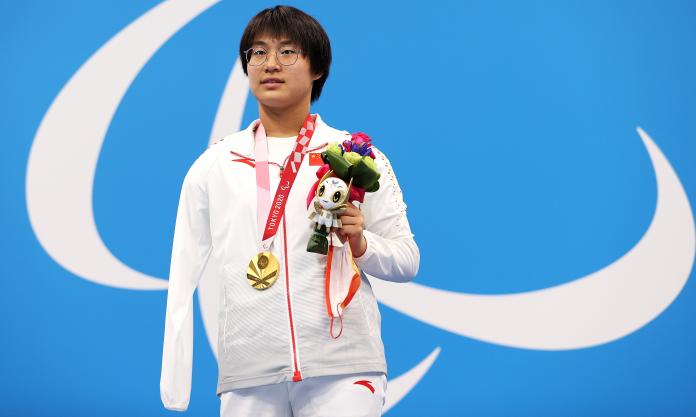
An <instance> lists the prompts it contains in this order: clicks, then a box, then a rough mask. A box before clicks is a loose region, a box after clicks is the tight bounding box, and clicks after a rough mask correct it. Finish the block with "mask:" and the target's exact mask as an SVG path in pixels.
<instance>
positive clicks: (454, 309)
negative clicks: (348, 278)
mask: <svg viewBox="0 0 696 417" xmlns="http://www.w3.org/2000/svg"><path fill="white" fill-rule="evenodd" d="M637 130H638V134H639V135H640V137H641V139H642V140H643V143H644V144H645V147H646V148H647V150H648V153H649V155H650V160H651V161H652V165H653V168H654V170H655V176H656V180H657V206H656V209H655V214H654V216H653V219H652V222H651V223H650V226H649V227H648V230H647V231H646V232H645V234H644V235H643V237H642V238H641V239H640V241H639V242H638V243H637V244H636V245H635V246H634V247H633V248H632V249H631V250H629V251H628V252H627V253H626V254H625V255H624V256H622V257H621V258H620V259H618V260H616V261H614V262H613V263H611V264H610V265H608V266H606V267H605V268H603V269H600V270H598V271H596V272H593V273H592V274H589V275H587V276H585V277H582V278H579V279H577V280H575V281H572V282H568V283H565V284H562V285H557V286H554V287H549V288H545V289H542V290H538V291H529V292H523V293H516V294H496V295H478V294H465V293H458V292H452V291H445V290H439V289H435V288H429V287H426V286H423V285H419V284H415V283H407V284H393V283H389V282H387V281H383V280H379V279H373V280H371V282H372V285H373V287H374V288H375V289H376V294H377V297H378V299H379V300H380V301H381V302H382V303H384V304H386V305H388V306H390V307H391V308H394V309H396V310H398V311H400V312H402V313H404V314H407V315H409V316H411V317H413V318H415V319H417V320H420V321H423V322H425V323H428V324H431V325H433V326H437V327H439V328H441V329H443V330H447V331H449V332H452V333H456V334H458V335H462V336H467V337H470V338H473V339H478V340H482V341H485V342H489V343H494V344H498V345H503V346H509V347H516V348H527V349H539V350H563V349H579V348H586V347H591V346H596V345H600V344H603V343H608V342H611V341H614V340H616V339H619V338H621V337H624V336H626V335H628V334H630V333H632V332H634V331H636V330H638V329H640V328H641V327H643V326H645V325H646V324H647V323H649V322H650V321H652V320H653V319H655V317H657V316H658V315H659V314H660V313H662V311H664V310H665V309H666V308H667V307H668V306H669V305H670V304H671V303H672V301H673V300H674V299H675V298H676V297H677V295H679V293H680V292H681V290H682V288H683V287H684V285H685V284H686V281H687V280H688V278H689V275H690V273H691V268H692V266H693V262H694V248H695V241H696V239H695V231H694V218H693V214H692V211H691V207H690V206H689V201H688V199H687V196H686V193H685V192H684V188H683V187H682V185H681V182H680V181H679V178H678V177H677V175H676V173H675V172H674V170H673V169H672V167H671V166H670V164H669V161H667V159H666V158H665V156H664V155H663V154H662V152H660V149H659V148H658V147H657V146H656V145H655V143H653V141H652V139H650V137H649V136H648V135H647V134H646V133H645V132H644V131H643V130H642V129H641V128H638V129H637Z"/></svg>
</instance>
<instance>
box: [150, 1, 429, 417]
mask: <svg viewBox="0 0 696 417" xmlns="http://www.w3.org/2000/svg"><path fill="white" fill-rule="evenodd" d="M239 54H240V59H241V60H242V63H243V68H244V72H245V74H247V76H248V78H249V86H250V88H251V91H252V93H253V94H254V96H255V97H256V99H257V101H258V104H259V115H260V118H259V119H258V120H255V121H254V122H253V123H251V124H250V125H249V126H248V127H247V128H246V129H245V130H243V131H241V132H238V133H235V134H232V135H229V136H226V137H225V138H223V139H222V140H220V141H218V142H216V143H215V144H214V145H212V146H210V147H209V148H208V149H207V150H206V151H205V152H204V153H203V154H202V155H201V156H200V157H199V158H198V159H197V160H196V161H195V162H194V163H193V165H192V166H191V168H190V169H189V171H188V173H187V174H186V177H185V179H184V183H183V186H182V190H181V197H180V201H179V209H178V212H177V219H176V227H175V232H174V242H173V248H172V259H171V268H170V276H169V291H168V296H167V311H166V322H165V334H164V350H163V358H162V378H161V382H160V391H161V397H162V401H163V403H164V405H165V407H166V408H168V409H171V410H179V411H185V410H186V409H187V408H188V402H189V395H190V387H191V364H192V338H193V310H192V305H193V302H192V297H193V292H194V290H195V288H196V286H197V285H198V282H199V279H200V277H201V275H202V273H203V270H204V268H206V267H209V268H216V272H218V273H219V274H220V275H221V277H222V278H221V281H222V284H221V288H220V292H221V295H220V312H219V323H220V325H219V335H218V336H219V341H218V365H219V378H218V386H217V395H218V396H219V397H220V399H221V407H220V414H221V416H232V415H234V416H265V415H269V416H291V415H294V416H312V415H327V414H328V415H331V414H333V412H332V410H334V411H335V410H338V409H340V410H350V412H351V413H353V414H351V415H361V416H363V415H364V416H379V415H381V411H382V407H383V405H384V400H385V395H386V374H387V366H386V361H385V356H384V347H383V344H382V340H381V329H380V324H381V322H380V315H379V310H378V308H377V302H376V300H375V297H374V294H373V292H372V289H371V286H370V282H369V280H368V278H367V276H366V274H369V275H370V276H372V277H375V278H379V279H386V280H390V281H399V282H406V281H409V280H411V279H412V278H413V277H414V276H415V275H416V273H417V271H418V264H419V252H418V247H417V246H416V244H415V242H414V240H413V234H412V233H411V230H410V227H409V224H408V220H407V218H406V205H405V204H404V202H403V199H402V195H401V190H400V188H399V185H398V183H397V181H396V178H395V176H394V173H393V171H392V169H391V166H390V165H389V161H388V160H387V158H386V157H385V156H384V155H383V154H382V153H381V152H380V151H379V150H377V149H376V148H374V147H372V148H371V150H370V151H369V152H370V153H371V154H372V157H374V164H375V166H376V169H377V171H378V172H379V173H380V177H379V188H378V189H377V190H376V191H374V192H368V193H366V194H364V197H363V196H359V197H357V198H354V199H352V201H348V202H347V203H346V206H345V208H344V210H343V211H342V212H339V214H338V219H340V227H338V226H337V227H334V228H331V229H330V230H331V231H332V232H334V233H332V234H330V235H329V241H330V247H331V250H332V252H331V253H333V254H334V255H333V264H332V263H331V262H332V261H331V259H330V258H331V256H326V255H322V254H317V253H313V252H309V251H308V250H307V246H308V245H307V242H308V241H309V239H310V238H311V237H312V234H313V228H312V226H311V221H310V220H309V219H308V213H309V212H310V211H311V205H310V207H309V208H310V210H308V201H309V200H308V197H309V198H311V197H312V191H311V190H314V189H316V186H317V183H318V182H317V169H318V168H319V167H320V165H322V164H323V163H324V161H323V160H322V159H321V158H317V156H318V154H319V153H320V152H323V151H325V150H326V149H327V145H328V144H330V143H334V142H337V143H343V142H344V141H351V139H353V138H355V137H354V136H351V134H350V133H348V132H346V131H340V130H336V129H334V128H332V127H330V126H328V125H327V124H326V123H325V122H324V121H323V120H322V119H321V117H320V116H319V115H318V114H311V113H310V104H311V103H312V102H314V101H315V100H317V99H318V98H319V96H320V94H321V90H322V88H323V85H324V83H325V81H326V79H327V77H328V75H329V67H330V64H331V46H330V43H329V39H328V37H327V35H326V33H325V32H324V30H323V28H322V27H321V25H320V24H319V23H318V22H317V21H316V20H315V19H314V18H312V17H311V16H309V15H307V14H305V13H304V12H302V11H300V10H298V9H296V8H293V7H286V6H277V7H274V8H269V9H265V10H263V11H261V12H260V13H259V14H257V15H256V16H255V17H254V18H252V20H251V21H250V22H249V24H248V26H247V27H246V29H245V31H244V34H243V36H242V39H241V41H240V49H239ZM359 138H360V139H361V141H363V142H364V140H365V136H364V135H361V136H359ZM368 142H369V141H368ZM348 143H349V142H348ZM313 187H314V188H313ZM363 198H364V200H363ZM356 200H357V201H360V200H363V203H362V205H360V207H358V206H356V205H355V204H354V202H355V201H356ZM336 224H338V222H337V223H336ZM334 235H335V236H336V239H334ZM334 250H335V252H333V251H334ZM341 261H343V262H347V263H346V265H349V266H352V267H353V268H355V269H356V270H357V269H359V271H360V273H359V274H356V275H354V278H356V279H355V280H352V281H350V282H351V285H350V288H349V290H348V294H349V296H346V291H343V292H342V293H340V292H339V293H340V298H338V299H336V298H334V294H333V292H331V291H329V289H328V288H329V285H330V284H329V282H330V279H333V281H331V282H333V284H331V285H335V283H336V282H339V281H337V280H339V278H340V277H338V276H337V275H336V274H334V272H335V271H334V269H332V268H335V265H337V262H338V264H339V265H340V262H341ZM347 269H348V271H350V267H348V268H347ZM327 270H328V272H327ZM343 272H345V270H343ZM338 275H340V274H338ZM349 275H350V274H349ZM346 282H348V281H346ZM353 284H357V285H353ZM332 288H333V287H332ZM346 288H348V287H346ZM346 288H344V290H345V289H346ZM337 300H338V301H339V303H336V301H337ZM334 307H335V308H334ZM339 307H341V308H339Z"/></svg>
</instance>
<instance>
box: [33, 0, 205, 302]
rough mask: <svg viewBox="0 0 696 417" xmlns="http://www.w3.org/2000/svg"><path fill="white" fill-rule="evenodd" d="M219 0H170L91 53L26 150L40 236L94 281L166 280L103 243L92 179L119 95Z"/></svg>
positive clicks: (160, 284) (145, 283) (150, 285)
mask: <svg viewBox="0 0 696 417" xmlns="http://www.w3.org/2000/svg"><path fill="white" fill-rule="evenodd" d="M218 1H219V0H195V1H192V0H169V1H166V2H163V3H161V4H159V5H157V6H156V7H154V8H152V9H151V10H150V11H148V12H147V13H145V14H144V15H142V16H141V17H139V18H138V19H136V20H135V21H133V22H132V23H131V24H130V25H128V26H127V27H125V28H124V29H123V30H122V31H121V32H119V33H118V34H116V35H115V36H114V37H113V38H111V39H110V40H109V41H108V42H106V43H105V44H104V45H103V46H102V47H101V48H100V49H99V50H98V51H97V52H95V53H94V55H92V57H90V58H89V60H87V61H86V62H85V63H84V64H83V65H82V66H81V67H80V69H79V70H77V72H76V73H75V74H74V75H73V77H72V78H71V79H70V80H69V81H68V83H67V84H66V85H65V87H63V89H62V90H61V92H60V93H59V94H58V96H57V97H56V99H55V100H54V101H53V103H52V104H51V107H50V108H49V109H48V111H47V112H46V115H45V116H44V118H43V120H42V121H41V124H40V126H39V128H38V131H37V132H36V136H35V137H34V142H33V144H32V147H31V151H30V153H29V161H28V163H27V177H26V198H27V210H28V212H29V220H30V222H31V226H32V228H33V229H34V233H35V234H36V237H37V239H38V240H39V243H40V244H41V246H43V248H44V249H45V250H46V252H47V253H48V254H49V255H50V256H51V257H52V258H53V259H54V260H55V261H56V262H57V263H58V264H60V265H61V266H63V267H64V268H65V269H67V270H68V271H70V272H72V273H74V274H75V275H77V276H79V277H81V278H84V279H86V280H89V281H93V282H96V283H98V284H102V285H106V286H110V287H118V288H129V289H140V290H153V289H165V288H167V281H166V280H163V279H160V278H156V277H151V276H148V275H146V274H143V273H141V272H138V271H136V270H134V269H132V268H130V267H129V266H128V265H125V264H124V263H123V262H121V261H120V260H119V259H117V258H116V257H115V256H114V255H113V254H112V253H111V252H110V251H109V249H108V248H107V247H106V245H105V244H104V242H103V241H102V239H101V237H100V236H99V232H98V230H97V226H96V224H95V221H94V214H93V210H92V187H93V185H94V172H95V169H96V166H97V160H98V158H99V152H100V151H101V147H102V144H103V142H104V137H105V135H106V132H107V130H108V127H109V124H110V123H111V120H112V118H113V115H114V113H115V112H116V108H117V107H118V105H119V103H120V102H121V99H122V98H123V95H124V94H125V93H126V91H127V90H128V87H129V86H130V85H131V83H132V82H133V80H134V79H135V77H136V76H137V75H138V73H139V72H140V70H141V69H142V68H143V66H144V65H145V64H146V63H147V62H148V61H149V60H150V58H151V57H152V56H153V55H154V53H155V52H156V51H157V50H158V49H159V48H160V47H161V46H162V45H163V44H164V43H165V42H167V40H168V39H169V38H170V37H171V36H172V35H174V34H175V33H176V32H178V31H179V30H180V29H181V28H182V27H183V26H185V25H186V24H187V23H188V22H189V21H191V20H192V19H193V18H195V17H196V16H198V15H199V14H201V13H202V12H204V11H205V10H207V9H208V8H210V7H211V6H212V5H214V4H215V3H217V2H218Z"/></svg>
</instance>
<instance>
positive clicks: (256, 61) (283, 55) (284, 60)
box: [244, 46, 302, 67]
mask: <svg viewBox="0 0 696 417" xmlns="http://www.w3.org/2000/svg"><path fill="white" fill-rule="evenodd" d="M301 53H302V51H300V50H298V49H293V48H291V47H287V46H286V47H282V48H280V49H276V61H278V62H280V64H281V65H286V66H287V65H293V64H294V63H295V62H297V57H298V56H299V55H300V54H301ZM244 58H246V62H247V64H249V65H251V66H254V67H256V66H259V65H261V64H263V63H264V62H266V61H268V51H267V50H266V49H265V48H261V47H258V48H249V49H247V50H246V51H244Z"/></svg>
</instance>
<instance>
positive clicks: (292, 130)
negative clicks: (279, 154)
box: [259, 102, 309, 138]
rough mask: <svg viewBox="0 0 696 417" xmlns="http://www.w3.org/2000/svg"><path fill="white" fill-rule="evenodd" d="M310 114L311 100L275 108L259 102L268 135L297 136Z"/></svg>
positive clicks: (260, 115) (279, 136)
mask: <svg viewBox="0 0 696 417" xmlns="http://www.w3.org/2000/svg"><path fill="white" fill-rule="evenodd" d="M308 114H309V102H307V103H304V102H301V103H299V105H297V106H294V107H291V108H284V109H274V108H270V107H266V106H263V105H261V104H259V117H260V119H261V124H263V127H264V129H265V130H266V136H272V137H277V138H284V137H288V136H297V133H298V132H299V131H300V128H302V125H304V122H305V120H306V119H307V115H308Z"/></svg>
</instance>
